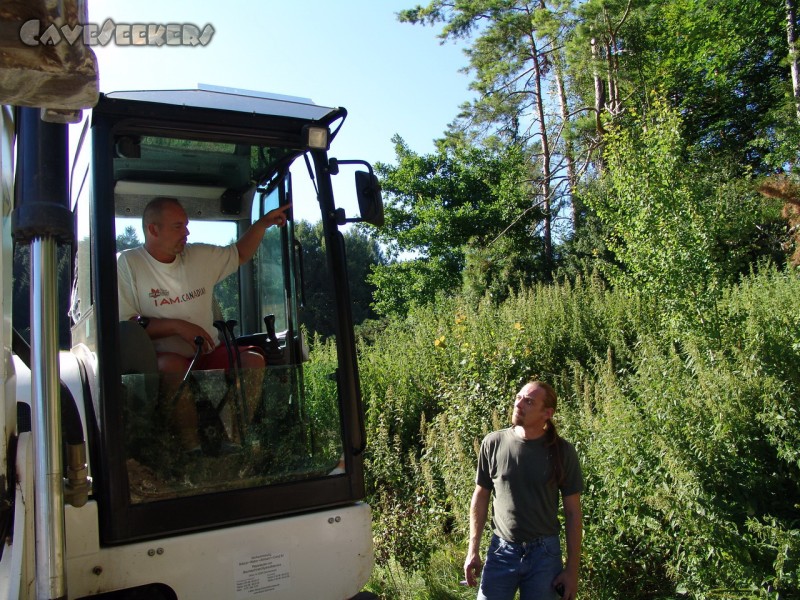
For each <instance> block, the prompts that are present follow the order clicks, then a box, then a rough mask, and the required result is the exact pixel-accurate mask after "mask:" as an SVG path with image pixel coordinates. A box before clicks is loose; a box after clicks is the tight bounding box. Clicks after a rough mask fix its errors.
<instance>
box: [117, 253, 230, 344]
mask: <svg viewBox="0 0 800 600" xmlns="http://www.w3.org/2000/svg"><path fill="white" fill-rule="evenodd" d="M238 267H239V251H238V250H237V248H236V244H231V245H230V246H214V245H211V244H187V245H186V246H185V247H184V249H183V252H182V253H181V254H179V255H178V256H176V257H175V260H174V261H173V262H171V263H162V262H159V261H157V260H156V259H155V258H153V257H152V256H150V254H149V253H148V252H147V250H145V249H144V246H140V247H139V248H133V249H130V250H124V251H122V252H120V254H119V255H118V257H117V288H118V290H119V318H120V321H127V320H128V319H130V318H131V317H133V316H135V315H142V316H144V317H149V318H155V319H183V320H184V321H189V322H191V323H195V324H197V325H200V326H201V327H202V328H203V329H205V330H206V331H207V332H208V334H209V335H210V336H211V338H212V339H217V340H218V339H219V338H218V332H217V330H216V329H215V328H214V316H213V312H212V305H213V298H214V285H215V284H216V283H217V282H219V281H222V280H223V279H225V278H226V277H227V276H228V275H230V274H231V273H233V272H234V271H235V270H236V269H237V268H238ZM153 344H154V345H155V348H156V352H176V353H177V354H181V355H183V356H187V357H189V356H193V355H194V350H195V349H194V347H193V346H192V345H191V344H189V343H188V342H187V341H186V340H184V339H182V338H180V337H178V336H170V337H165V338H159V339H155V340H153Z"/></svg>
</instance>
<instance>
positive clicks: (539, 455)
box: [464, 381, 583, 600]
mask: <svg viewBox="0 0 800 600" xmlns="http://www.w3.org/2000/svg"><path fill="white" fill-rule="evenodd" d="M556 402H557V398H556V393H555V391H554V390H553V388H552V387H550V386H549V385H548V384H546V383H543V382H540V381H532V382H529V383H526V384H525V385H524V386H523V387H522V389H521V390H520V391H519V393H518V394H517V396H516V400H515V402H514V413H513V416H512V418H511V424H512V426H511V427H509V428H507V429H501V430H500V431H495V432H493V433H490V434H489V435H487V436H486V437H485V438H484V439H483V441H482V442H481V449H480V455H479V457H478V471H477V475H476V476H475V484H476V485H475V491H474V492H473V494H472V502H471V503H470V513H469V515H470V522H469V525H470V536H469V549H468V551H467V558H466V560H465V561H464V574H465V576H466V579H467V584H468V585H470V586H474V585H477V583H478V576H479V575H480V589H479V591H478V600H512V598H513V597H514V593H515V592H516V591H517V590H519V592H520V600H542V599H555V598H558V597H559V596H561V597H562V598H564V600H574V599H575V598H576V595H577V591H578V564H579V562H580V553H581V536H582V527H583V525H582V516H581V500H580V494H581V492H582V491H583V476H582V474H581V468H580V464H579V462H578V455H577V453H576V452H575V448H574V447H573V446H572V444H570V443H569V442H567V441H566V440H564V439H563V438H561V437H560V436H559V435H558V433H557V432H556V428H555V425H554V424H553V421H552V417H553V414H554V413H555V411H556ZM492 491H494V502H493V510H492V528H493V535H492V540H491V543H490V544H489V549H488V550H487V552H486V565H482V562H481V556H480V542H481V536H482V533H483V529H484V527H485V525H486V519H487V515H488V511H489V498H490V496H491V494H492ZM559 494H560V495H561V500H562V503H563V506H564V516H565V520H566V541H567V563H566V566H563V565H562V562H561V544H560V541H559V530H560V525H559V521H558V497H559ZM482 567H483V569H481V568H482ZM481 570H482V571H483V573H482V574H481Z"/></svg>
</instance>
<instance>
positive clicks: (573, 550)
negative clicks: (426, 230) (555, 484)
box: [553, 494, 583, 600]
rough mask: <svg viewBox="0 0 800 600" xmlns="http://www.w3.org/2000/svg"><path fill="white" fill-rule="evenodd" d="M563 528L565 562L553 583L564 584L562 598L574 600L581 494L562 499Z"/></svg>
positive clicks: (579, 546) (578, 557)
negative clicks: (564, 531)
mask: <svg viewBox="0 0 800 600" xmlns="http://www.w3.org/2000/svg"><path fill="white" fill-rule="evenodd" d="M563 503H564V518H565V524H564V526H565V529H566V534H567V536H566V537H567V564H566V565H565V567H564V570H563V571H562V572H561V573H560V574H559V575H558V577H556V578H555V580H554V581H553V585H554V586H555V585H557V584H559V583H561V584H563V585H564V595H563V598H564V600H575V598H576V597H577V594H578V568H579V567H580V562H581V541H582V538H583V513H582V512H581V495H580V494H572V495H571V496H566V497H564V499H563Z"/></svg>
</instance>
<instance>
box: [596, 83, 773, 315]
mask: <svg viewBox="0 0 800 600" xmlns="http://www.w3.org/2000/svg"><path fill="white" fill-rule="evenodd" d="M682 129H683V124H682V120H681V118H680V117H679V116H678V115H677V113H676V111H675V110H673V109H670V108H669V107H668V106H667V105H666V104H665V103H663V102H661V101H660V100H658V99H657V98H654V99H653V101H652V107H651V109H650V111H649V113H648V115H647V116H646V117H643V118H641V119H636V120H635V125H632V126H629V127H615V128H614V129H612V131H611V132H610V133H609V135H608V136H607V147H606V152H605V156H606V164H607V167H608V170H607V172H606V174H605V176H604V177H603V178H601V179H600V180H599V182H598V183H597V185H595V186H594V188H593V189H592V190H591V191H590V192H589V193H587V194H586V197H585V200H586V203H587V204H588V205H589V206H590V207H591V208H593V209H594V211H595V212H596V214H597V215H598V216H599V218H600V219H601V221H602V222H603V224H604V225H605V230H606V242H607V244H608V247H609V249H610V250H611V251H612V252H613V253H614V255H615V258H616V260H617V261H618V262H617V263H611V262H605V263H601V264H600V267H601V268H604V271H605V274H606V276H607V277H608V278H609V279H610V280H611V281H612V282H613V283H614V284H615V285H619V286H621V287H623V288H625V289H639V290H643V291H644V292H645V293H648V294H652V295H653V296H655V297H659V298H661V299H662V300H663V302H664V305H665V308H667V309H669V310H670V311H673V310H674V311H676V312H678V313H680V314H684V315H685V316H688V317H689V318H690V319H691V320H693V321H694V320H695V319H697V320H700V321H701V322H706V321H707V319H708V318H709V314H708V313H709V309H710V308H711V307H713V304H714V302H715V300H716V298H717V296H718V294H719V293H720V292H721V290H722V287H723V286H724V285H725V284H726V283H729V282H731V281H732V280H734V278H735V277H736V276H738V275H740V274H741V272H742V271H743V270H745V269H746V268H747V265H748V264H749V263H750V261H751V260H753V259H754V256H753V254H755V252H754V251H753V250H754V249H753V246H754V240H755V239H757V237H756V235H755V232H756V230H757V228H758V227H759V226H760V225H761V224H762V223H763V222H764V221H765V220H768V219H769V218H771V217H770V216H768V215H766V214H765V212H766V211H765V208H769V207H765V203H764V201H763V199H761V198H759V197H758V196H757V195H756V194H755V193H754V192H753V191H751V190H750V189H748V188H749V184H748V183H747V181H746V180H743V181H742V182H739V181H737V180H736V179H735V178H732V177H731V175H730V172H729V171H727V170H725V169H723V168H721V167H716V168H715V167H713V166H712V167H709V166H708V165H704V164H702V163H700V162H699V161H698V160H697V157H696V156H694V155H693V154H692V153H691V152H689V151H688V150H687V149H686V147H685V144H684V141H683V138H682ZM746 185H747V186H748V187H745V186H746ZM776 212H777V207H773V215H772V218H774V216H775V214H774V213H776ZM756 250H757V249H756ZM690 308H691V309H692V311H693V312H694V317H692V316H691V312H690V311H689V310H687V309H690Z"/></svg>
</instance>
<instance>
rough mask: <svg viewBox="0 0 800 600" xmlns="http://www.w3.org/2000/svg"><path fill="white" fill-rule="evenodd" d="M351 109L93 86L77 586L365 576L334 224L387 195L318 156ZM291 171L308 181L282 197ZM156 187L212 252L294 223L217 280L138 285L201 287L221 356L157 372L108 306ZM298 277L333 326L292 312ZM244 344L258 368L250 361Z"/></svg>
mask: <svg viewBox="0 0 800 600" xmlns="http://www.w3.org/2000/svg"><path fill="white" fill-rule="evenodd" d="M346 114H347V113H346V111H345V110H344V109H341V108H328V107H322V106H318V105H315V104H313V103H311V102H310V101H307V100H303V99H294V98H287V97H282V96H270V95H266V94H258V93H244V92H239V91H237V92H231V91H224V90H219V89H212V88H206V89H199V90H178V91H166V92H121V93H112V94H108V95H102V96H101V98H100V100H99V102H98V104H97V106H96V107H95V108H94V109H93V111H92V113H91V116H90V117H89V118H87V119H86V120H85V123H84V124H83V127H82V129H81V128H78V129H77V131H80V135H79V136H76V137H78V143H77V144H76V146H77V147H76V150H75V153H74V158H73V161H72V168H71V177H70V181H71V183H70V202H71V205H72V207H73V212H74V214H75V222H76V234H77V236H76V237H77V247H76V252H75V258H74V264H75V273H76V275H75V277H74V280H73V290H72V298H71V301H70V309H69V311H70V317H71V320H72V329H71V334H72V350H71V355H72V356H74V357H76V359H77V361H78V362H79V363H80V364H81V365H82V371H81V372H82V373H83V379H84V384H83V386H82V389H83V394H82V400H83V401H82V403H81V406H80V410H81V413H82V415H83V417H84V419H85V423H86V429H87V438H88V440H89V457H88V463H89V467H88V468H89V472H90V475H91V477H92V481H93V488H92V494H91V496H90V501H89V503H87V506H85V507H82V508H74V507H67V513H66V523H67V525H66V526H67V539H68V540H70V539H73V540H76V539H78V540H81V542H80V543H79V544H78V545H77V546H75V547H74V548H73V550H75V548H77V551H73V552H70V551H69V550H70V548H69V547H68V552H67V566H68V581H69V582H70V585H71V586H74V587H71V592H72V590H74V589H76V588H77V589H78V590H79V593H77V595H76V596H75V597H83V595H84V594H85V595H86V596H89V595H92V594H97V593H99V592H101V591H103V590H117V589H142V586H145V587H146V586H153V587H152V589H153V590H156V589H160V590H164V589H166V590H172V591H174V592H175V593H176V594H177V597H187V598H189V597H191V598H201V597H208V598H211V597H231V598H233V597H236V598H240V597H241V598H245V597H251V596H252V597H259V596H258V594H257V593H255V592H253V590H256V591H258V590H261V591H262V592H263V591H264V590H267V591H270V592H271V593H272V592H274V597H275V598H311V597H320V598H322V597H326V598H327V597H330V598H346V597H350V596H351V595H353V594H355V593H356V592H357V591H358V589H360V587H361V586H362V585H363V584H364V583H365V582H366V578H367V577H368V574H369V571H370V569H371V565H372V550H371V533H370V522H369V507H368V506H366V505H365V504H363V502H362V501H363V498H364V495H365V491H364V476H363V459H362V452H363V450H364V448H365V443H366V441H365V433H364V421H363V418H364V410H363V406H362V403H361V397H360V390H359V382H358V372H357V364H356V350H355V341H354V336H353V323H352V320H351V316H350V299H349V289H348V281H347V271H346V261H345V249H344V242H343V237H342V235H341V234H340V232H339V230H338V227H339V226H340V225H342V224H343V223H345V222H350V221H353V220H366V221H370V222H373V223H379V222H380V221H381V220H382V205H381V203H380V193H379V188H378V187H377V180H376V179H375V176H374V174H372V170H371V168H370V167H369V165H367V164H366V163H362V162H361V161H336V159H332V158H329V157H328V154H327V153H328V149H329V147H330V144H331V141H332V140H333V138H334V137H335V136H336V133H337V132H338V129H339V127H341V124H342V122H343V121H344V119H345V117H346ZM295 161H297V163H298V164H299V165H301V166H302V167H303V168H302V169H300V170H299V171H298V170H297V169H293V168H292V165H293V164H294V163H295ZM304 163H305V164H304ZM340 164H345V165H348V164H354V165H357V164H363V165H366V166H367V169H368V170H367V171H358V172H357V173H358V174H357V175H356V181H357V185H356V186H355V189H354V194H357V195H358V199H359V205H360V206H361V207H362V209H361V212H362V213H363V214H362V215H361V216H355V218H349V217H352V215H344V214H343V212H344V211H343V209H342V208H341V207H337V206H336V204H335V202H334V198H333V186H332V182H331V178H332V176H335V175H336V173H338V172H339V169H340V167H339V165H340ZM297 172H300V173H304V174H307V176H310V179H311V182H312V184H313V188H314V193H313V194H310V195H309V194H307V195H305V196H303V195H300V194H295V191H294V189H293V177H296V176H297ZM157 197H169V198H175V199H177V200H178V201H179V202H180V203H181V205H182V206H183V207H184V209H185V211H186V213H187V215H188V218H189V230H190V232H191V234H190V237H189V242H190V243H206V244H215V245H219V246H225V245H228V244H231V243H233V242H235V241H236V239H238V237H239V236H241V235H242V234H243V233H244V232H245V231H246V230H247V229H248V227H250V225H251V224H252V223H253V222H255V221H256V220H257V219H258V218H259V217H261V216H262V215H264V214H266V213H267V212H269V211H270V210H272V209H274V208H277V207H280V206H286V205H289V204H291V208H289V209H288V211H287V215H288V217H289V218H288V223H287V225H286V226H285V227H280V228H276V227H272V228H270V229H269V230H268V231H267V232H266V234H265V236H264V238H263V240H262V241H261V244H260V246H259V248H258V250H257V252H256V255H255V257H254V258H253V259H252V260H251V261H249V262H246V263H244V264H242V265H240V266H239V268H238V269H237V270H236V271H235V272H234V273H233V274H231V275H230V276H228V277H227V278H226V279H224V280H222V281H220V282H219V283H218V284H217V285H216V286H214V289H197V290H166V289H152V290H151V292H150V300H151V301H152V302H153V303H173V302H183V301H186V300H188V299H189V298H190V297H191V296H192V295H193V294H210V295H213V299H214V302H213V305H214V307H215V308H214V310H215V315H214V322H215V325H216V326H218V334H217V335H218V340H219V343H220V344H223V345H225V347H226V350H227V351H228V352H229V353H230V357H231V361H230V366H229V367H228V368H224V369H208V370H198V369H191V370H187V372H186V373H183V374H180V375H179V376H177V377H176V375H175V374H167V373H163V372H159V370H158V362H157V355H156V351H155V348H154V346H153V343H152V342H153V341H152V339H150V337H149V336H148V334H147V330H146V328H145V327H142V324H141V323H140V322H137V321H135V320H127V319H121V318H120V312H119V299H118V285H119V282H118V271H117V256H118V254H119V253H120V252H121V251H123V250H125V249H127V248H130V247H135V246H137V245H140V244H141V243H142V241H143V234H142V229H141V220H142V214H143V211H144V208H145V206H146V205H147V204H148V202H150V201H151V200H153V199H154V198H157ZM301 207H302V208H303V209H304V210H307V209H308V208H309V207H311V208H313V210H315V211H316V214H317V215H318V216H319V218H320V219H322V222H323V231H324V238H325V239H324V250H325V252H326V254H327V257H326V258H327V265H328V269H327V270H326V271H325V272H324V273H321V274H315V277H317V279H315V280H314V281H305V280H304V273H303V269H302V252H303V249H302V247H301V246H300V244H299V243H298V241H297V239H296V238H295V233H294V219H293V213H295V212H297V211H298V209H300V208H301ZM304 288H310V289H313V290H314V291H315V293H316V294H324V295H325V302H324V305H325V306H327V307H329V314H328V319H329V320H328V323H327V325H328V329H329V331H333V332H334V334H333V335H330V334H329V333H326V334H325V335H322V334H321V333H320V332H318V331H314V330H312V329H310V328H309V327H310V326H309V324H308V323H306V322H305V320H304V317H303V314H304V306H303V297H304V293H303V292H304ZM244 351H248V352H253V351H255V352H257V353H259V354H260V355H262V356H263V363H264V366H263V367H260V368H257V369H256V368H247V367H246V366H244V365H243V363H242V361H241V359H240V355H241V353H242V352H244ZM187 412H188V414H189V418H184V417H185V413H187ZM187 422H188V423H190V424H191V425H190V427H189V428H188V429H189V431H188V432H187V427H186V423H187ZM187 440H189V441H188V442H187ZM74 543H75V542H74ZM193 552H197V553H196V554H193ZM167 555H171V558H169V557H168V556H167ZM181 560H187V561H188V562H189V563H191V566H189V565H183V566H181V567H179V568H178V567H176V565H177V564H182V563H180V561H181ZM101 563H102V564H103V565H105V566H104V567H103V568H98V564H101ZM131 564H135V565H136V566H137V567H143V568H142V569H136V568H132V567H130V565H131ZM129 567H130V568H129ZM75 582H78V583H77V584H76V583H75ZM154 593H155V592H154ZM248 593H249V594H250V595H248ZM253 594H255V595H253ZM115 597H116V596H115ZM154 597H158V596H154ZM164 597H170V596H169V594H167V595H165V596H164ZM269 597H273V596H269Z"/></svg>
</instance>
